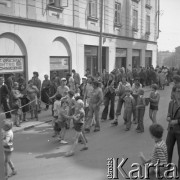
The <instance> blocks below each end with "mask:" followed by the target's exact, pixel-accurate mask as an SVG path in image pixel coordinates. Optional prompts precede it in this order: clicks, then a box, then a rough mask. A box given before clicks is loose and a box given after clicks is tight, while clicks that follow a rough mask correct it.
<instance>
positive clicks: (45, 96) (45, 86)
mask: <svg viewBox="0 0 180 180" xmlns="http://www.w3.org/2000/svg"><path fill="white" fill-rule="evenodd" d="M48 78H49V76H48V75H47V74H45V75H44V80H43V83H42V90H41V100H42V101H43V102H44V103H46V109H45V110H48V109H49V89H50V86H51V82H50V80H49V79H48Z"/></svg>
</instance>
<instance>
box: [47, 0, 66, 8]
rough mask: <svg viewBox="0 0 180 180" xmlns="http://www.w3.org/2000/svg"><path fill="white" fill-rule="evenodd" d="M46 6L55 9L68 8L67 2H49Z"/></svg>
mask: <svg viewBox="0 0 180 180" xmlns="http://www.w3.org/2000/svg"><path fill="white" fill-rule="evenodd" d="M48 6H49V7H56V8H64V7H68V0H49V1H48Z"/></svg>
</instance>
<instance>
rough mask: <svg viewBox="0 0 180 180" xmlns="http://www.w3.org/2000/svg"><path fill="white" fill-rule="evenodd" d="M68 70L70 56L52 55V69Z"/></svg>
mask: <svg viewBox="0 0 180 180" xmlns="http://www.w3.org/2000/svg"><path fill="white" fill-rule="evenodd" d="M64 69H65V70H68V69H69V58H68V57H50V70H51V71H53V70H64Z"/></svg>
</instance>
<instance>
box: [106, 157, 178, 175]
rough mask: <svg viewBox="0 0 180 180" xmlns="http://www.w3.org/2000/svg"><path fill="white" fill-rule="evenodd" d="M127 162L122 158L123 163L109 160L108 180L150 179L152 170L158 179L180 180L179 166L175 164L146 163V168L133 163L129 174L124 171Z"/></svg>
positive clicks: (126, 159) (112, 159) (115, 159)
mask: <svg viewBox="0 0 180 180" xmlns="http://www.w3.org/2000/svg"><path fill="white" fill-rule="evenodd" d="M127 161H128V158H122V159H121V161H120V160H119V158H108V159H107V167H108V173H107V177H108V179H122V178H123V179H150V177H151V175H152V169H153V172H154V174H153V175H154V177H156V179H163V178H165V179H179V176H178V171H177V166H176V165H174V164H173V163H170V164H166V165H165V164H160V161H157V163H156V164H152V163H146V164H145V165H144V166H143V165H140V164H139V163H132V164H131V170H130V171H129V172H127V171H126V170H125V169H124V165H125V164H126V163H127ZM143 169H144V170H143Z"/></svg>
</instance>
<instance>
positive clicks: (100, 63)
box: [98, 0, 104, 73]
mask: <svg viewBox="0 0 180 180" xmlns="http://www.w3.org/2000/svg"><path fill="white" fill-rule="evenodd" d="M103 4H104V0H101V3H100V6H101V13H100V14H101V15H100V36H99V53H98V55H99V57H98V61H99V63H98V64H99V73H102V28H103V6H104V5H103Z"/></svg>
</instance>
